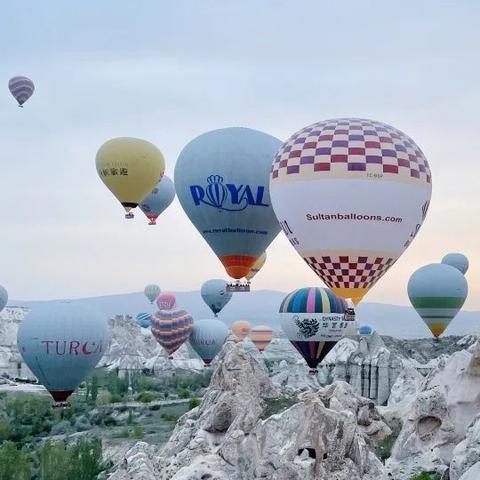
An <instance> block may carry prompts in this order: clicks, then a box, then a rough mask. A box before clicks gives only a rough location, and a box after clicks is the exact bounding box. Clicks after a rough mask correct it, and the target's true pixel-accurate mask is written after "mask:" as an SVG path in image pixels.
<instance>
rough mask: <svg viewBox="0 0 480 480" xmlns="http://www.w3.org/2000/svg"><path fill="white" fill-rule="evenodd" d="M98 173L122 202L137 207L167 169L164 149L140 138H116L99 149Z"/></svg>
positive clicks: (127, 209)
mask: <svg viewBox="0 0 480 480" xmlns="http://www.w3.org/2000/svg"><path fill="white" fill-rule="evenodd" d="M96 166H97V173H98V175H99V176H100V179H101V180H102V182H103V183H104V184H105V185H106V187H107V188H108V189H109V190H110V191H111V192H112V193H113V195H114V196H115V197H116V198H117V200H118V201H119V202H120V203H121V204H122V205H123V207H124V208H125V211H126V212H130V210H131V209H132V208H135V207H136V206H137V205H138V204H139V203H140V202H141V201H142V200H143V199H144V198H145V197H146V196H147V195H148V194H149V193H150V192H151V191H152V190H153V188H154V187H155V185H156V184H157V182H158V181H159V180H160V178H161V177H162V175H163V172H164V171H165V161H164V159H163V155H162V152H161V151H160V150H159V149H158V148H157V147H156V146H155V145H153V144H151V143H149V142H147V141H145V140H141V139H139V138H128V137H122V138H114V139H112V140H109V141H108V142H105V143H104V144H103V145H102V146H101V147H100V149H99V150H98V152H97V157H96Z"/></svg>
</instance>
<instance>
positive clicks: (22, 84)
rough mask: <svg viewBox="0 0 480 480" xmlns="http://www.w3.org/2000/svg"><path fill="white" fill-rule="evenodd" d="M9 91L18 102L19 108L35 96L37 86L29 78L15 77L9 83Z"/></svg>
mask: <svg viewBox="0 0 480 480" xmlns="http://www.w3.org/2000/svg"><path fill="white" fill-rule="evenodd" d="M8 89H9V90H10V93H11V94H12V95H13V97H14V98H15V100H16V101H17V102H18V106H19V107H23V104H24V103H25V102H26V101H27V100H28V99H29V98H30V97H31V96H32V95H33V92H34V90H35V85H34V84H33V82H32V81H31V80H30V79H29V78H28V77H13V78H11V79H10V80H9V82H8Z"/></svg>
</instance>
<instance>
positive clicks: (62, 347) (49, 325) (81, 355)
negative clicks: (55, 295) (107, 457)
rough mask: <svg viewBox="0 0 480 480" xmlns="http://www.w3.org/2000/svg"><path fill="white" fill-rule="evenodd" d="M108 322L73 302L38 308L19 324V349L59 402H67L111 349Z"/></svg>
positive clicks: (31, 368) (26, 361) (32, 369)
mask: <svg viewBox="0 0 480 480" xmlns="http://www.w3.org/2000/svg"><path fill="white" fill-rule="evenodd" d="M108 342H109V335H108V327H107V320H106V319H105V318H103V317H102V316H101V315H100V314H98V313H97V312H95V311H94V310H92V309H90V308H88V307H86V306H84V305H81V304H78V303H74V302H61V303H54V304H44V305H39V306H37V307H35V308H34V309H33V310H32V311H31V312H30V313H29V314H28V315H27V316H26V317H25V318H24V319H23V320H22V322H21V323H20V326H19V328H18V333H17V344H18V350H19V352H20V354H21V355H22V357H23V359H24V361H25V363H26V364H27V365H28V367H29V368H30V370H31V371H32V372H33V373H34V375H35V376H36V377H37V378H38V381H39V382H40V383H41V384H42V385H43V386H44V387H45V388H46V389H47V390H48V391H49V392H50V394H51V395H52V397H53V398H54V400H55V401H57V402H63V401H65V400H66V399H67V398H68V397H69V396H70V395H71V393H72V392H73V391H74V390H75V388H77V386H78V385H79V384H80V383H81V382H82V381H83V380H84V379H85V377H86V376H87V375H88V374H89V373H90V372H91V371H92V370H93V369H94V367H95V366H96V365H97V363H98V362H99V360H100V359H101V358H102V356H103V354H104V352H105V350H106V349H107V347H108Z"/></svg>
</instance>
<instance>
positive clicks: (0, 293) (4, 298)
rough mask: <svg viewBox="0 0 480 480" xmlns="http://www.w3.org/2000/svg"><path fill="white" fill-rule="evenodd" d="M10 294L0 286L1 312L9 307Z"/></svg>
mask: <svg viewBox="0 0 480 480" xmlns="http://www.w3.org/2000/svg"><path fill="white" fill-rule="evenodd" d="M7 303H8V292H7V291H6V290H5V288H3V287H2V286H1V285H0V312H1V311H2V310H3V309H4V308H5V307H6V306H7Z"/></svg>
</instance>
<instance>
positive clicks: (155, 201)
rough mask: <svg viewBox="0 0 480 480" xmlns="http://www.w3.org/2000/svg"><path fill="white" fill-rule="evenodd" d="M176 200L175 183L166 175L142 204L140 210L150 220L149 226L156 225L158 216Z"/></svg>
mask: <svg viewBox="0 0 480 480" xmlns="http://www.w3.org/2000/svg"><path fill="white" fill-rule="evenodd" d="M174 198H175V187H174V185H173V181H172V180H170V179H169V178H168V177H167V176H165V175H164V176H163V177H162V178H161V179H160V181H159V182H158V183H157V185H156V186H155V187H154V189H153V190H152V191H151V192H150V193H149V194H148V195H147V196H146V197H145V198H144V199H143V200H142V203H141V204H140V210H142V212H143V213H144V214H145V216H146V217H147V218H148V219H149V220H150V224H149V225H156V220H157V218H158V216H159V215H160V214H161V213H162V212H163V211H164V210H166V209H167V207H168V206H169V205H170V204H171V203H172V202H173V199H174Z"/></svg>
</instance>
